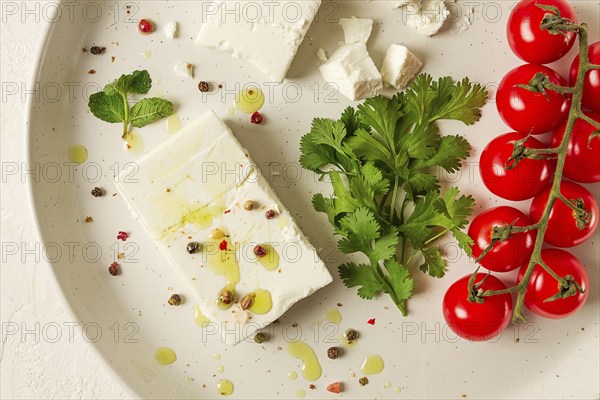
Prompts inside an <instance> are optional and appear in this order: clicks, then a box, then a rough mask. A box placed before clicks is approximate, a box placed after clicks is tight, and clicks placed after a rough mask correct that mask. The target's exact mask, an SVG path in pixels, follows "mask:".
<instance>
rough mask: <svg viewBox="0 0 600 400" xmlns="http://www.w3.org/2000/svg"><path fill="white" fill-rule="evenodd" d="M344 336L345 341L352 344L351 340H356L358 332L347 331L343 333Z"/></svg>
mask: <svg viewBox="0 0 600 400" xmlns="http://www.w3.org/2000/svg"><path fill="white" fill-rule="evenodd" d="M344 336H346V339H347V340H348V342H352V341H353V340H356V339H358V332H357V331H356V330H354V329H348V330H347V331H346V332H345V333H344Z"/></svg>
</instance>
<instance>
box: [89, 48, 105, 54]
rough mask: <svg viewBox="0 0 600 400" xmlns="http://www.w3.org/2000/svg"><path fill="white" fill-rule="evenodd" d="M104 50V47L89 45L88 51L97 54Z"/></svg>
mask: <svg viewBox="0 0 600 400" xmlns="http://www.w3.org/2000/svg"><path fill="white" fill-rule="evenodd" d="M104 50H106V47H100V46H92V47H90V53H92V54H93V55H95V56H97V55H98V54H102V53H104Z"/></svg>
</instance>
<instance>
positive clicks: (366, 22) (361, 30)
mask: <svg viewBox="0 0 600 400" xmlns="http://www.w3.org/2000/svg"><path fill="white" fill-rule="evenodd" d="M339 24H340V25H341V26H342V29H343V30H344V42H345V43H346V44H354V43H361V44H367V40H369V36H371V30H372V29H373V20H372V19H369V18H356V17H352V18H340V20H339Z"/></svg>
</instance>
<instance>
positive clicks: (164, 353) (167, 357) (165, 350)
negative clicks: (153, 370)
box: [154, 347, 177, 365]
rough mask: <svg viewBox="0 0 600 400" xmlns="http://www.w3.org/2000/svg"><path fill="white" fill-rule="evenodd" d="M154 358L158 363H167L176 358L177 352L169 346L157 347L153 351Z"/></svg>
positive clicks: (172, 361) (171, 362)
mask: <svg viewBox="0 0 600 400" xmlns="http://www.w3.org/2000/svg"><path fill="white" fill-rule="evenodd" d="M154 359H155V360H156V362H157V363H159V364H160V365H169V364H173V363H174V362H175V361H176V360H177V354H175V352H174V351H173V349H171V348H169V347H159V348H158V349H156V351H155V352H154Z"/></svg>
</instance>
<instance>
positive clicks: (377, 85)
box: [319, 44, 383, 101]
mask: <svg viewBox="0 0 600 400" xmlns="http://www.w3.org/2000/svg"><path fill="white" fill-rule="evenodd" d="M319 69H320V71H321V74H322V75H323V78H324V79H325V81H327V82H329V83H331V84H333V85H335V86H336V88H337V90H338V91H339V92H340V93H341V94H343V95H344V96H346V97H348V98H349V99H350V100H355V101H356V100H362V99H366V98H369V97H373V96H376V95H377V94H378V93H379V91H381V89H383V81H382V79H381V74H380V73H379V70H377V67H376V66H375V63H374V62H373V60H372V59H371V57H370V56H369V52H368V51H367V46H365V45H364V44H344V45H342V46H340V47H338V49H337V50H336V51H335V52H334V53H333V54H332V55H331V56H330V57H329V59H328V60H327V62H325V63H324V64H323V65H321V66H320V67H319Z"/></svg>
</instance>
